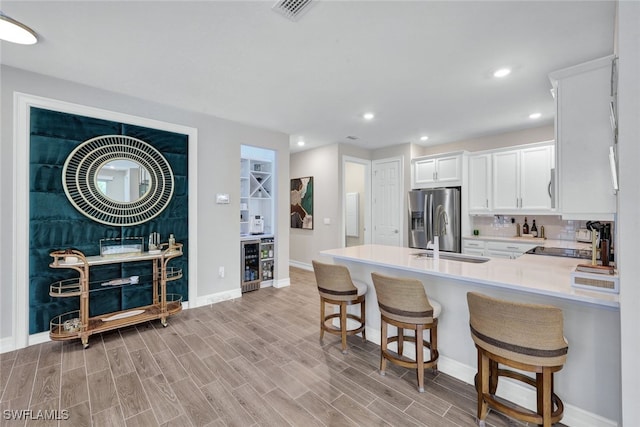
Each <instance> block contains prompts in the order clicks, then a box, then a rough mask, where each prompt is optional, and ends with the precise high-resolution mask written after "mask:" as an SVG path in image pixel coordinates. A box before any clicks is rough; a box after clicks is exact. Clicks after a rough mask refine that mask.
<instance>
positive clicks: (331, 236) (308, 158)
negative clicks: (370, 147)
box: [289, 144, 343, 267]
mask: <svg viewBox="0 0 640 427" xmlns="http://www.w3.org/2000/svg"><path fill="white" fill-rule="evenodd" d="M339 165H340V162H339V161H338V145H337V144H332V145H326V146H323V147H319V148H316V149H313V150H307V151H302V152H298V153H294V154H291V170H290V176H291V178H302V177H305V176H312V177H313V217H314V218H313V230H303V229H299V228H292V229H291V230H290V239H289V242H290V248H291V261H293V263H294V264H295V263H301V264H303V265H301V266H302V267H309V266H310V265H311V261H312V260H314V259H318V257H319V256H320V255H319V252H320V251H322V250H324V249H330V248H338V247H341V246H342V230H343V229H342V210H341V209H342V203H341V200H342V198H341V197H340V188H341V185H340V178H339V176H341V174H340V169H341V167H340V166H339ZM325 218H326V219H328V220H329V222H330V224H324V220H325Z"/></svg>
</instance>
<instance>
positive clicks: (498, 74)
mask: <svg viewBox="0 0 640 427" xmlns="http://www.w3.org/2000/svg"><path fill="white" fill-rule="evenodd" d="M509 74H511V69H510V68H500V69H499V70H496V71H495V72H494V73H493V77H506V76H508V75H509Z"/></svg>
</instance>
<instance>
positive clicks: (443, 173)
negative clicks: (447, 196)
mask: <svg viewBox="0 0 640 427" xmlns="http://www.w3.org/2000/svg"><path fill="white" fill-rule="evenodd" d="M411 163H412V167H411V183H412V187H413V188H431V187H441V186H460V185H462V152H460V153H449V154H445V155H438V156H428V157H416V158H415V159H413V160H412V161H411Z"/></svg>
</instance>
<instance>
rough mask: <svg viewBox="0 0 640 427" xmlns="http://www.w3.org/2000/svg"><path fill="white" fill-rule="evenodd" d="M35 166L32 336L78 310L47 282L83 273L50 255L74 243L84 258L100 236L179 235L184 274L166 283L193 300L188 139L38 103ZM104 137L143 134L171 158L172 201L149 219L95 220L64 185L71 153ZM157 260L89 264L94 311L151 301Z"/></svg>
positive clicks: (33, 130)
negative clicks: (126, 282)
mask: <svg viewBox="0 0 640 427" xmlns="http://www.w3.org/2000/svg"><path fill="white" fill-rule="evenodd" d="M30 119H31V122H30V162H29V163H30V164H29V333H31V334H33V333H38V332H43V331H47V330H48V329H49V321H50V320H51V318H53V317H55V316H57V315H59V314H62V313H65V312H68V311H73V310H77V309H78V304H79V298H77V297H71V298H52V297H50V296H49V285H50V284H51V283H52V282H55V281H57V280H62V279H66V278H73V277H77V274H76V273H74V272H73V271H67V270H64V269H52V268H50V267H49V263H50V262H51V257H50V256H49V253H51V252H52V251H54V250H57V249H66V248H70V247H72V248H75V249H78V250H80V251H82V252H84V253H85V254H86V255H98V254H99V253H100V244H99V242H100V239H102V238H110V237H126V236H148V235H149V233H151V232H158V233H160V235H161V236H162V238H163V241H165V242H166V241H167V239H168V237H169V234H170V233H173V234H174V235H175V237H176V241H178V242H181V243H183V244H184V248H183V249H184V255H183V256H182V257H180V258H177V259H174V260H172V261H171V262H170V266H172V267H177V268H182V269H183V278H182V279H180V280H176V281H173V282H169V283H168V284H167V290H168V292H169V293H177V294H180V295H182V296H183V298H184V299H185V300H187V299H188V294H187V292H188V277H189V271H188V260H189V240H188V237H189V221H188V217H189V210H188V206H189V203H188V196H189V195H188V170H189V165H188V137H187V135H182V134H177V133H173V132H166V131H162V130H157V129H149V128H145V127H140V126H133V125H129V124H124V123H117V122H112V121H108V120H101V119H96V118H91V117H83V116H78V115H74V114H67V113H61V112H56V111H49V110H44V109H38V108H32V109H31V114H30ZM101 135H126V136H132V137H134V138H138V139H141V140H143V141H145V142H147V143H149V144H150V145H152V146H153V147H154V148H156V149H157V150H158V151H159V152H161V153H162V155H163V156H164V157H165V158H166V159H167V161H168V162H169V164H170V165H171V168H172V170H173V173H174V179H175V190H174V195H173V198H172V200H171V203H170V204H169V206H168V207H167V208H166V209H165V210H164V211H163V212H162V213H161V214H160V215H159V216H157V217H156V218H154V219H152V220H151V221H148V222H147V223H145V224H140V225H136V226H130V227H114V226H108V225H104V224H100V223H98V222H95V221H93V220H91V219H89V218H87V217H85V216H84V215H83V214H81V213H80V212H78V211H77V210H76V209H75V208H74V207H73V205H72V204H71V203H70V202H69V200H68V199H67V197H66V194H65V193H64V189H63V186H62V168H63V166H64V162H65V160H66V158H67V156H68V155H69V153H71V151H72V150H73V149H74V148H75V147H76V146H78V145H79V144H81V143H82V142H84V141H86V140H87V139H90V138H94V137H96V136H101ZM132 275H138V276H140V277H141V280H140V284H139V285H135V286H134V285H132V286H127V287H124V288H106V287H102V286H100V284H101V283H102V282H105V281H108V280H111V279H114V278H119V277H128V276H132ZM150 277H151V263H150V262H136V263H125V264H116V265H108V266H101V267H94V268H92V269H91V277H90V281H91V286H90V288H91V290H92V292H91V300H90V305H89V306H90V307H89V311H90V316H95V315H99V314H103V313H108V312H111V311H118V310H123V309H127V308H132V307H137V306H140V305H146V304H149V303H150V302H151V295H152V287H151V285H150V280H149V279H150Z"/></svg>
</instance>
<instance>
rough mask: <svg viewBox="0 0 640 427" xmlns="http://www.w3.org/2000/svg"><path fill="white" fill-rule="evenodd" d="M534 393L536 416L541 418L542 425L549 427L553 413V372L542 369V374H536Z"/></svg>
mask: <svg viewBox="0 0 640 427" xmlns="http://www.w3.org/2000/svg"><path fill="white" fill-rule="evenodd" d="M536 386H537V387H536V388H537V390H536V393H537V397H538V414H540V416H541V417H542V425H543V426H544V427H551V413H552V412H553V400H552V399H551V393H552V392H553V390H552V388H553V372H551V370H550V369H549V368H546V367H543V368H542V373H538V374H536Z"/></svg>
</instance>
